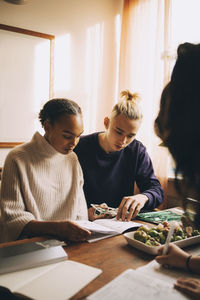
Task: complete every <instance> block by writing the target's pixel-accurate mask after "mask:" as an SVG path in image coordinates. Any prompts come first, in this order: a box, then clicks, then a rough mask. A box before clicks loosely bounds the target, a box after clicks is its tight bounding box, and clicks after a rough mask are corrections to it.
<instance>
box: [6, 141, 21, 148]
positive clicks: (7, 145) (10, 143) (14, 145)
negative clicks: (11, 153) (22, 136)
mask: <svg viewBox="0 0 200 300" xmlns="http://www.w3.org/2000/svg"><path fill="white" fill-rule="evenodd" d="M21 144H23V142H0V148H14V147H16V146H18V145H21Z"/></svg>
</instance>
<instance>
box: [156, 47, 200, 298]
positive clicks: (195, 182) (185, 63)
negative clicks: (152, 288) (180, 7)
mask: <svg viewBox="0 0 200 300" xmlns="http://www.w3.org/2000/svg"><path fill="white" fill-rule="evenodd" d="M177 52H178V58H177V61H176V64H175V66H174V69H173V72H172V76H171V81H170V82H169V84H168V85H167V86H166V87H165V89H164V90H163V93H162V96H161V104H160V112H159V115H158V117H157V119H156V121H155V128H156V132H157V134H158V135H159V136H160V137H161V139H162V140H163V143H164V144H165V145H166V146H167V147H168V149H169V151H170V152H171V154H172V156H173V158H174V161H175V164H176V176H177V174H178V173H179V172H181V174H182V177H183V179H182V185H181V187H180V185H179V183H178V181H177V188H178V191H179V192H180V193H181V194H182V197H183V204H184V207H185V208H187V204H189V202H190V201H189V200H190V197H191V195H192V197H194V198H195V200H196V202H194V203H195V207H194V211H196V216H195V218H194V219H192V218H191V219H189V220H188V222H190V224H191V223H193V226H194V227H196V228H200V155H199V154H200V127H199V112H200V44H198V45H193V44H190V43H185V44H182V45H180V46H179V47H178V51H177ZM191 193H192V194H191ZM188 198H189V199H188ZM188 216H192V215H191V214H188ZM156 260H157V262H158V263H160V264H163V265H168V266H174V267H178V268H182V269H185V270H187V271H189V272H193V273H197V274H200V257H199V256H196V257H195V256H191V255H189V254H188V253H187V252H185V251H183V250H181V249H180V248H178V247H177V246H175V245H173V244H172V245H171V246H170V247H169V251H168V253H167V255H162V249H161V250H160V253H159V256H157V258H156ZM175 287H176V288H177V289H179V290H181V291H182V292H184V293H186V294H188V295H190V296H191V297H192V299H200V280H196V279H192V278H185V279H184V278H179V279H178V280H177V282H176V283H175Z"/></svg>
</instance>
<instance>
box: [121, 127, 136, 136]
mask: <svg viewBox="0 0 200 300" xmlns="http://www.w3.org/2000/svg"><path fill="white" fill-rule="evenodd" d="M116 129H117V130H119V131H121V132H124V130H122V129H121V128H119V127H116ZM128 135H132V136H135V135H136V133H133V132H131V133H128Z"/></svg>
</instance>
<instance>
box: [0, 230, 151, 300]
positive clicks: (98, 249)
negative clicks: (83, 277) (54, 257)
mask: <svg viewBox="0 0 200 300" xmlns="http://www.w3.org/2000/svg"><path fill="white" fill-rule="evenodd" d="M46 239H47V238H45V237H43V238H32V239H26V240H21V241H16V242H10V243H5V244H0V247H4V246H8V245H14V244H21V243H27V242H33V241H44V240H46ZM64 249H65V251H66V252H67V254H68V258H69V259H70V260H74V261H77V262H80V263H83V264H87V265H90V266H93V267H96V268H100V269H101V270H102V273H101V274H100V275H99V276H98V277H97V278H96V279H94V280H93V281H92V282H90V283H89V284H88V285H87V286H86V287H85V288H83V289H82V290H81V291H80V292H79V293H77V294H76V295H75V296H73V297H72V298H71V299H72V300H80V299H81V300H82V299H86V297H87V296H88V295H90V294H91V293H93V292H94V291H96V290H97V289H99V288H101V287H102V286H104V285H105V284H106V283H108V282H109V281H111V280H112V279H114V278H115V277H116V276H117V275H119V274H120V273H121V272H123V271H124V270H126V269H128V268H133V269H136V268H138V267H140V266H143V265H145V264H147V263H148V262H150V261H151V260H152V259H154V257H153V256H151V255H149V254H147V253H144V252H141V251H139V250H137V249H135V248H133V247H131V246H129V245H128V243H127V242H126V240H125V238H124V236H123V235H118V236H114V237H110V238H107V239H103V240H100V241H97V242H93V243H88V242H83V243H69V244H68V245H67V246H66V247H64ZM58 280H59V279H58Z"/></svg>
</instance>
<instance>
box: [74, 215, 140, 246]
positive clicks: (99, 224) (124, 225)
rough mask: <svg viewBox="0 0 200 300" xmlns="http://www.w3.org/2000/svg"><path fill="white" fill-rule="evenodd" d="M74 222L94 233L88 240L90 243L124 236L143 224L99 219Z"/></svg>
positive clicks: (114, 219)
mask: <svg viewBox="0 0 200 300" xmlns="http://www.w3.org/2000/svg"><path fill="white" fill-rule="evenodd" d="M74 222H75V223H76V224H78V225H79V226H81V227H83V228H85V229H88V230H90V231H91V232H92V235H91V236H90V237H89V238H88V239H87V240H88V242H89V243H92V242H96V241H98V240H101V239H105V238H108V237H111V236H114V235H118V234H122V233H123V232H124V231H126V230H127V229H130V228H137V227H139V226H141V225H142V224H141V223H137V222H133V221H130V222H126V221H119V220H117V219H116V218H113V219H98V220H95V221H93V222H91V221H85V220H79V221H74Z"/></svg>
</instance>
